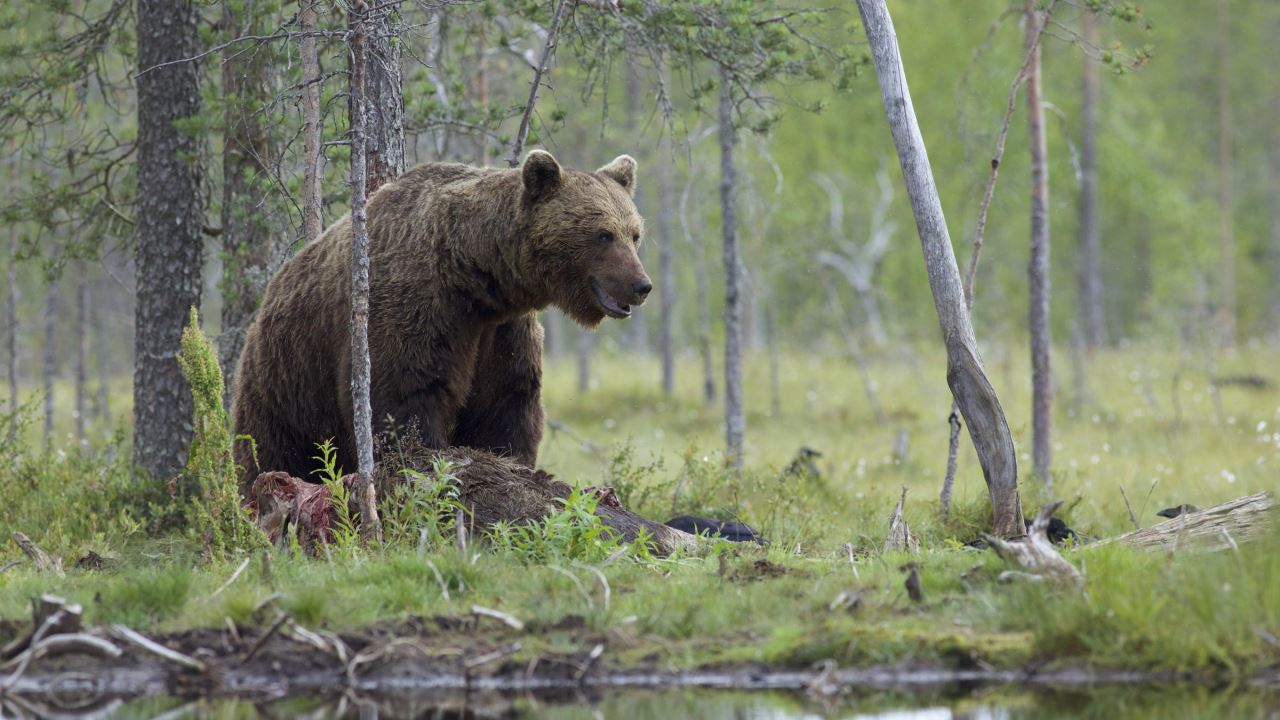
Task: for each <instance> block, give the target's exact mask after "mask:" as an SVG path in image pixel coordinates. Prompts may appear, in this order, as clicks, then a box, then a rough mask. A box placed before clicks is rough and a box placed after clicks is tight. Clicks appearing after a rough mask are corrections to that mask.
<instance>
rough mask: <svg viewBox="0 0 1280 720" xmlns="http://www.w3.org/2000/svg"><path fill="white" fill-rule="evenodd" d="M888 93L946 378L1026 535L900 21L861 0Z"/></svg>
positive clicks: (995, 506) (997, 515)
mask: <svg viewBox="0 0 1280 720" xmlns="http://www.w3.org/2000/svg"><path fill="white" fill-rule="evenodd" d="M858 11H859V13H860V14H861V15H862V24H863V27H864V28H865V29H866V33H867V40H868V42H869V44H870V46H871V55H872V59H873V61H874V62H875V67H876V77H877V78H878V79H879V81H880V90H881V93H882V95H883V97H884V106H885V113H886V114H887V115H888V120H889V129H890V131H891V132H892V134H893V140H894V144H895V146H896V147H897V151H898V161H899V163H900V164H901V166H902V174H903V179H904V181H905V183H906V187H907V196H908V197H909V198H910V200H911V210H912V213H913V214H914V215H915V220H916V228H917V230H918V231H919V234H920V247H921V250H922V251H923V254H924V261H925V270H926V272H927V273H928V276H929V288H930V290H931V291H932V294H933V302H934V308H935V310H936V311H937V314H938V323H939V325H940V326H941V328H942V336H943V342H944V344H945V346H946V350H947V384H948V385H949V386H950V387H951V392H952V395H953V396H954V397H955V399H956V404H957V406H958V407H959V408H960V412H961V413H962V414H963V415H964V419H965V424H966V425H967V426H968V428H969V436H970V438H972V440H973V444H974V448H975V449H976V450H977V453H978V460H979V462H980V463H981V464H982V473H983V476H984V478H985V479H986V482H987V488H988V490H989V491H990V493H991V508H992V514H993V516H994V528H995V534H997V535H1001V536H1004V537H1012V536H1015V535H1021V534H1022V533H1023V532H1024V531H1025V528H1024V526H1023V523H1022V506H1021V502H1020V500H1019V498H1018V466H1017V458H1016V456H1015V454H1014V447H1013V437H1012V435H1011V434H1010V433H1009V425H1008V423H1007V421H1006V420H1005V416H1004V409H1003V408H1002V407H1001V406H1000V400H999V398H998V397H997V396H996V392H995V388H993V387H992V386H991V382H990V381H989V380H988V379H987V375H986V372H985V370H984V369H983V367H982V359H981V356H980V355H979V353H978V343H977V340H976V339H975V338H974V334H973V324H972V322H971V321H970V318H969V311H968V308H967V306H966V303H965V294H964V290H963V288H962V286H961V281H960V270H959V268H958V267H957V266H956V257H955V253H954V251H953V250H952V247H951V236H950V234H949V232H948V230H947V222H946V217H945V216H944V215H943V212H942V203H941V201H940V200H939V199H938V190H937V187H936V185H935V184H934V180H933V170H932V169H931V168H930V166H929V156H928V153H927V152H926V150H925V145H924V139H923V138H922V137H921V135H920V126H919V124H918V123H917V121H916V115H915V109H914V107H913V106H912V104H911V92H910V90H909V89H908V87H907V77H906V71H905V70H904V69H903V67H902V58H901V56H900V54H899V52H898V41H897V38H896V36H895V35H894V30H893V21H892V20H891V19H890V17H889V10H888V8H887V7H886V6H885V3H884V0H858Z"/></svg>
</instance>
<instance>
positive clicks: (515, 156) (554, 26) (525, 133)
mask: <svg viewBox="0 0 1280 720" xmlns="http://www.w3.org/2000/svg"><path fill="white" fill-rule="evenodd" d="M566 2H567V0H560V1H559V2H557V3H556V11H555V13H554V14H552V16H551V25H550V27H548V28H547V41H546V43H545V44H544V45H543V46H542V58H541V59H539V60H538V67H536V68H534V70H533V83H532V85H531V86H530V87H529V102H527V103H525V106H524V115H523V116H521V118H520V128H519V130H517V131H516V136H515V139H514V140H512V141H511V156H510V157H508V158H507V166H508V167H516V166H517V165H519V164H520V153H521V151H523V150H524V141H525V140H526V139H527V138H528V137H529V121H530V120H532V119H533V109H534V106H535V105H537V103H538V88H540V87H541V86H542V74H543V73H545V72H546V71H547V63H548V62H550V60H551V54H552V53H553V52H554V51H555V48H556V35H557V34H558V33H559V31H560V17H561V16H562V15H563V14H564V6H565V3H566Z"/></svg>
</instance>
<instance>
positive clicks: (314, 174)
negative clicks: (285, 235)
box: [298, 0, 324, 242]
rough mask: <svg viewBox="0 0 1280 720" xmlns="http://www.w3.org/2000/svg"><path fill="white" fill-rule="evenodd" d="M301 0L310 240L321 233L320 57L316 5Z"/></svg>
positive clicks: (306, 234)
mask: <svg viewBox="0 0 1280 720" xmlns="http://www.w3.org/2000/svg"><path fill="white" fill-rule="evenodd" d="M319 1H320V0H301V5H302V8H301V12H300V13H299V16H300V20H301V21H302V39H301V40H300V41H299V43H298V45H299V54H300V55H301V56H302V58H301V59H302V83H303V84H302V173H303V174H302V239H303V241H304V242H311V241H312V240H315V239H316V238H318V237H320V233H322V232H324V218H323V214H322V206H323V200H322V197H321V178H322V172H323V168H322V167H321V165H320V162H321V154H320V148H321V144H320V129H321V128H320V56H319V53H318V52H317V50H316V38H315V35H314V33H315V32H316V25H317V22H316V5H317V3H318V2H319Z"/></svg>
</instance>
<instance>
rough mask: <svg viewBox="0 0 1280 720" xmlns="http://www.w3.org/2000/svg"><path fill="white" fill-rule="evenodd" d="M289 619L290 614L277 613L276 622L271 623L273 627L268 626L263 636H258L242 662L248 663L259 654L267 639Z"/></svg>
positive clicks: (242, 663) (243, 663)
mask: <svg viewBox="0 0 1280 720" xmlns="http://www.w3.org/2000/svg"><path fill="white" fill-rule="evenodd" d="M288 620H289V616H288V615H286V614H285V613H280V614H279V615H276V619H275V622H273V623H271V627H269V628H267V631H266V632H264V633H263V634H262V637H260V638H258V641H257V642H255V643H254V644H253V647H251V648H249V653H248V654H247V655H245V656H244V659H243V660H241V661H240V664H241V665H246V664H248V662H249V661H250V660H252V659H253V658H254V657H255V656H257V654H258V651H260V650H262V648H263V647H264V646H266V644H267V641H268V640H270V639H271V636H273V635H275V634H276V633H277V632H279V631H280V628H281V627H283V626H284V624H285V622H287V621H288Z"/></svg>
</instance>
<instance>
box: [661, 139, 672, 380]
mask: <svg viewBox="0 0 1280 720" xmlns="http://www.w3.org/2000/svg"><path fill="white" fill-rule="evenodd" d="M659 164H660V165H661V168H660V169H659V170H658V301H659V302H660V303H661V308H660V310H659V320H658V325H659V327H658V344H659V345H660V346H661V348H660V349H661V352H662V394H663V395H667V396H670V395H671V394H672V393H674V392H675V387H676V353H675V328H674V327H673V325H674V324H675V306H676V268H675V235H674V234H673V232H672V229H671V214H672V213H673V212H674V211H675V208H674V202H673V199H672V191H673V188H672V177H671V163H669V162H663V163H659Z"/></svg>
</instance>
